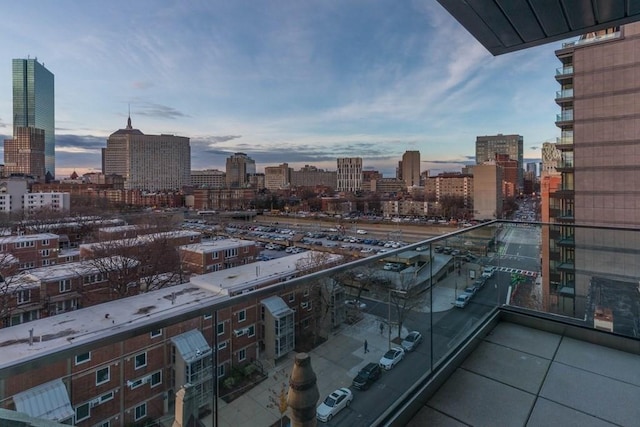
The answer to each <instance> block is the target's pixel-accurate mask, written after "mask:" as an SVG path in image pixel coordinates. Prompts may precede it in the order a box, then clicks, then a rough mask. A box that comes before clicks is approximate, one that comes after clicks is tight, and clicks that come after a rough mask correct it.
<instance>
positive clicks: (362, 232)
mask: <svg viewBox="0 0 640 427" xmlns="http://www.w3.org/2000/svg"><path fill="white" fill-rule="evenodd" d="M356 233H358V234H367V230H356Z"/></svg>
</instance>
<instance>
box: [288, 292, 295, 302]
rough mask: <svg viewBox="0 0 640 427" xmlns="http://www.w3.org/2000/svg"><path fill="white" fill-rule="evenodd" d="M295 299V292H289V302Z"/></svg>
mask: <svg viewBox="0 0 640 427" xmlns="http://www.w3.org/2000/svg"><path fill="white" fill-rule="evenodd" d="M295 300H296V294H295V292H291V293H290V294H289V302H294V301H295Z"/></svg>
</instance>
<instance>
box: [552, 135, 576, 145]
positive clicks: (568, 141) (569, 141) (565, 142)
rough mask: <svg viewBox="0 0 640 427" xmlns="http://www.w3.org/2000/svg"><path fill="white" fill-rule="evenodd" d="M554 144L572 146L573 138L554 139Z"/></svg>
mask: <svg viewBox="0 0 640 427" xmlns="http://www.w3.org/2000/svg"><path fill="white" fill-rule="evenodd" d="M556 144H559V145H573V136H564V137H560V138H556Z"/></svg>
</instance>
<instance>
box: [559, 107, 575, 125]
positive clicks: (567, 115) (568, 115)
mask: <svg viewBox="0 0 640 427" xmlns="http://www.w3.org/2000/svg"><path fill="white" fill-rule="evenodd" d="M570 121H573V110H568V111H563V112H562V113H561V114H556V124H557V123H559V122H570Z"/></svg>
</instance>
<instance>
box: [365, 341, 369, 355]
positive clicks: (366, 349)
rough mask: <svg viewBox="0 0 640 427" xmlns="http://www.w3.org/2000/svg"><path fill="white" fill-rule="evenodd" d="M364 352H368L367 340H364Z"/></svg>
mask: <svg viewBox="0 0 640 427" xmlns="http://www.w3.org/2000/svg"><path fill="white" fill-rule="evenodd" d="M364 352H365V353H369V343H368V342H367V340H364Z"/></svg>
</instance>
